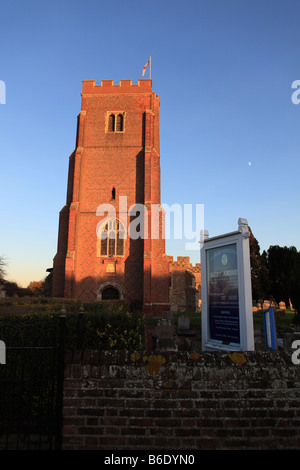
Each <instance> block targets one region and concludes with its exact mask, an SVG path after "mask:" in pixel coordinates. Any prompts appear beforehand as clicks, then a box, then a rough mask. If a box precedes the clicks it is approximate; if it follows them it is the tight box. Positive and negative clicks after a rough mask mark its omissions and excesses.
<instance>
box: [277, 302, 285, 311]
mask: <svg viewBox="0 0 300 470" xmlns="http://www.w3.org/2000/svg"><path fill="white" fill-rule="evenodd" d="M279 309H280V310H285V309H286V306H285V302H279Z"/></svg>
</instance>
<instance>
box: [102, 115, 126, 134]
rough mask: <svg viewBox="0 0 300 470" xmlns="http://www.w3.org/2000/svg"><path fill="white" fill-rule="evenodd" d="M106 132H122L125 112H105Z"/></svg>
mask: <svg viewBox="0 0 300 470" xmlns="http://www.w3.org/2000/svg"><path fill="white" fill-rule="evenodd" d="M105 119H106V121H105V122H106V132H111V133H118V132H124V120H125V112H123V111H107V112H106V117H105Z"/></svg>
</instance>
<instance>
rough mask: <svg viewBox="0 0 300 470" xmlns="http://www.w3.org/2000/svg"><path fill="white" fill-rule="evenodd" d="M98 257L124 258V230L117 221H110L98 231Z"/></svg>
mask: <svg viewBox="0 0 300 470" xmlns="http://www.w3.org/2000/svg"><path fill="white" fill-rule="evenodd" d="M97 235H98V239H99V241H98V243H99V245H98V256H124V245H125V230H124V227H123V224H122V223H121V222H120V221H119V220H118V219H114V218H112V219H110V220H109V221H107V222H106V223H105V224H102V225H101V226H100V227H99V230H98V233H97Z"/></svg>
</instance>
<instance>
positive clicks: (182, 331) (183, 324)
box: [177, 315, 196, 336]
mask: <svg viewBox="0 0 300 470" xmlns="http://www.w3.org/2000/svg"><path fill="white" fill-rule="evenodd" d="M177 334H178V335H183V336H194V335H195V334H196V331H195V330H192V329H191V328H190V318H189V317H188V316H187V315H180V316H179V317H178V330H177Z"/></svg>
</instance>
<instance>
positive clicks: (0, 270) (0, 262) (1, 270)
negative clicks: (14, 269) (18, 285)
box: [0, 256, 7, 281]
mask: <svg viewBox="0 0 300 470" xmlns="http://www.w3.org/2000/svg"><path fill="white" fill-rule="evenodd" d="M6 265H7V264H6V261H5V259H4V257H3V256H0V281H1V280H3V279H4V277H5V274H6V271H5V268H6Z"/></svg>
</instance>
